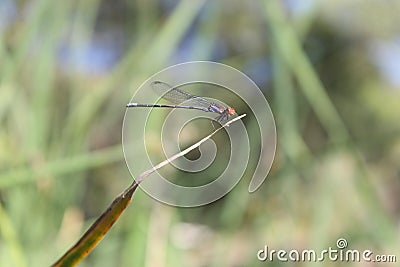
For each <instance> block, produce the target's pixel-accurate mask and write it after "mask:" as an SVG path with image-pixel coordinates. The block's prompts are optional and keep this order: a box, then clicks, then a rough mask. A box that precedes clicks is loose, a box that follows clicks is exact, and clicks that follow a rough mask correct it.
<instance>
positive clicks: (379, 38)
mask: <svg viewBox="0 0 400 267" xmlns="http://www.w3.org/2000/svg"><path fill="white" fill-rule="evenodd" d="M399 11H400V2H399V1H396V0H388V1H373V0H365V1H350V0H347V1H346V0H340V1H327V0H325V1H323V0H305V1H300V0H297V1H296V0H286V1H276V0H271V1H238V0H216V1H200V0H195V1H175V0H158V1H156V0H137V1H128V0H125V1H99V0H90V1H60V2H58V1H49V0H36V1H33V0H32V1H23V0H19V1H16V0H1V1H0V120H1V127H0V266H48V265H50V264H51V263H52V262H54V261H55V260H56V259H57V258H58V257H60V256H61V255H62V254H63V253H64V252H65V251H66V250H67V249H68V248H69V247H70V246H71V245H72V244H73V243H74V242H75V241H76V240H77V239H78V238H79V237H80V236H81V234H82V233H83V231H84V230H85V229H87V227H88V226H89V225H90V224H91V223H92V222H93V221H94V220H95V219H96V217H97V216H99V215H100V214H101V212H102V211H103V210H104V209H105V208H106V207H107V205H108V204H109V203H110V202H111V201H112V199H113V198H114V197H115V196H116V195H117V194H118V193H119V192H120V191H122V190H123V189H124V188H125V187H126V186H127V185H128V184H129V183H130V182H131V179H132V178H131V177H130V174H129V172H128V170H127V168H126V166H125V163H124V159H123V153H122V147H121V127H122V121H123V116H124V112H125V108H124V105H125V104H126V103H127V102H128V101H129V100H130V98H131V96H132V94H133V93H134V92H135V90H136V89H137V88H138V86H139V85H140V84H141V83H142V82H143V81H144V80H145V79H147V78H148V77H149V76H150V75H152V74H154V73H155V72H156V71H159V70H161V69H163V68H164V67H167V66H170V65H172V64H175V63H181V62H185V61H190V60H212V61H217V62H221V63H225V64H228V65H231V66H233V67H235V68H237V69H239V70H241V71H243V72H244V73H246V74H247V75H248V76H250V78H252V79H253V80H254V81H255V82H256V83H257V85H258V86H259V87H260V88H261V89H262V90H263V92H264V93H265V96H266V98H267V99H268V101H269V103H270V105H271V108H272V110H273V113H274V115H275V119H276V125H277V136H278V146H277V153H276V157H275V161H274V165H273V167H272V170H271V172H270V174H269V176H268V179H267V181H266V182H265V183H264V184H263V186H262V187H261V188H260V189H259V190H258V191H256V192H255V193H253V194H249V193H248V192H247V187H248V184H249V181H250V179H251V175H252V172H251V170H252V166H254V164H255V160H257V159H258V158H257V156H258V155H257V151H256V149H255V150H254V147H256V146H257V143H255V144H253V146H254V147H253V154H252V157H251V160H252V162H251V163H250V167H249V168H248V171H247V172H246V173H245V176H244V177H243V178H242V180H241V182H240V183H239V184H238V186H237V187H236V188H235V189H234V190H233V191H232V192H231V193H230V194H228V195H227V196H226V197H224V198H223V199H221V200H220V201H217V202H215V203H213V204H210V205H207V206H205V207H201V208H193V209H184V208H175V207H170V206H167V205H164V204H161V203H158V202H157V201H155V200H153V199H152V198H150V197H149V196H147V195H146V194H145V193H143V192H142V191H141V190H138V191H137V192H136V194H135V195H134V198H133V203H132V204H131V206H130V207H129V208H128V210H127V211H126V212H125V213H124V214H123V216H122V217H121V218H120V220H119V221H118V222H117V223H116V225H115V226H114V227H113V228H112V229H111V231H110V233H109V234H108V235H107V236H106V237H105V239H104V240H103V241H102V242H101V243H100V245H99V246H98V247H97V248H96V249H95V250H94V252H93V253H92V254H91V255H89V257H88V258H87V259H85V260H84V261H83V262H82V264H81V265H80V266H157V267H160V266H266V265H268V266H283V265H285V264H288V263H282V262H279V261H274V262H259V261H258V260H257V251H258V250H260V249H263V248H264V246H265V245H268V246H269V248H270V249H276V250H278V249H286V250H288V251H289V250H290V249H298V250H302V249H315V250H317V251H318V250H321V249H327V248H329V247H332V248H336V240H337V239H338V238H345V239H346V240H347V241H348V244H349V245H348V248H349V249H360V250H363V249H371V250H372V251H373V252H374V253H376V254H396V253H397V261H399V260H400V259H399V257H400V255H399V254H398V252H399V251H400V233H399V229H400V226H399V225H400V179H399V176H400V169H399V158H400V135H399V133H400V123H399V118H400V105H399V103H400V102H399V101H400V35H399V26H398V25H400V16H398V14H399ZM238 110H239V111H240V112H246V109H245V107H238ZM246 125H248V130H249V132H250V133H252V132H257V128H256V127H255V125H254V124H253V123H252V122H251V121H247V122H246ZM202 134H203V133H202ZM202 134H200V135H199V136H202ZM197 140H198V139H196V140H193V142H194V141H197ZM155 142H156V146H159V144H158V143H157V142H158V141H157V140H156V141H155ZM254 151H255V152H254ZM254 153H255V154H254ZM207 174H209V175H212V174H211V173H210V172H208V173H207V172H205V175H204V176H205V177H207ZM179 175H182V174H179ZM292 264H293V263H292ZM294 265H295V266H309V265H313V266H314V265H315V264H313V263H301V262H299V263H295V264H294ZM318 265H319V266H395V265H396V264H394V263H386V264H385V263H379V264H374V263H369V264H366V263H365V262H361V263H352V262H350V263H349V262H348V263H341V262H329V261H325V262H323V263H319V264H318Z"/></svg>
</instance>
